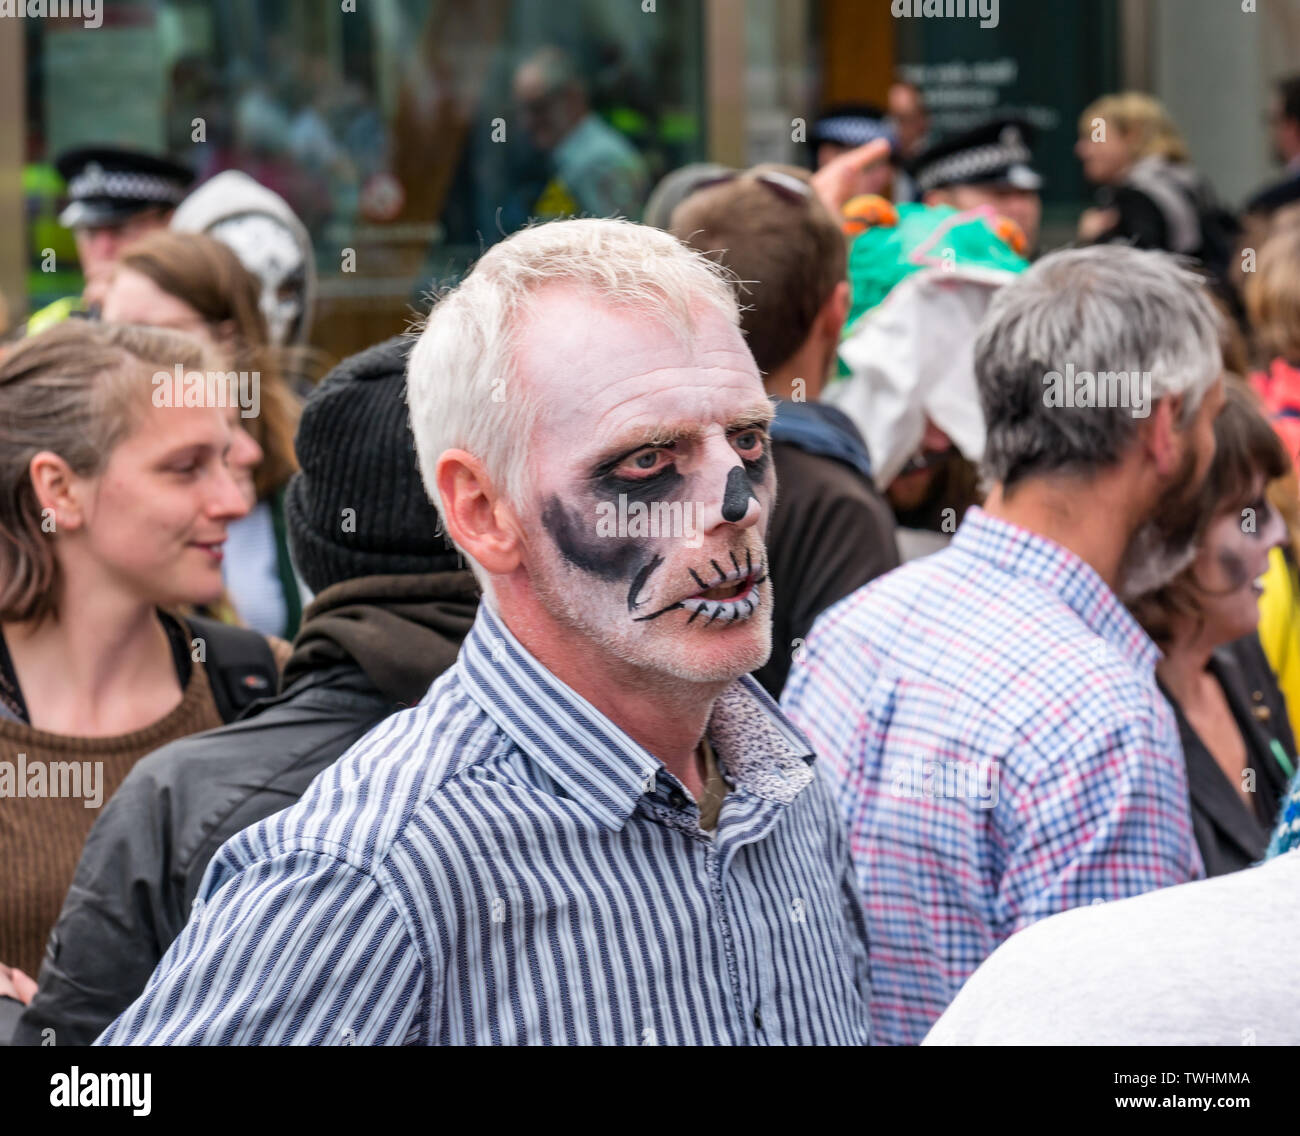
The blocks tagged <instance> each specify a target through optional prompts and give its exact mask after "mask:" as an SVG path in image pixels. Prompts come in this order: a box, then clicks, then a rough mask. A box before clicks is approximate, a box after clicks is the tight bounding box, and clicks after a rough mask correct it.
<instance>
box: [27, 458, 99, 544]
mask: <svg viewBox="0 0 1300 1136" xmlns="http://www.w3.org/2000/svg"><path fill="white" fill-rule="evenodd" d="M27 472H28V474H29V475H30V477H31V479H32V488H33V489H34V490H35V492H36V503H37V505H38V506H39V507H40V509H41V511H42V512H44V511H45V510H46V509H49V510H51V513H52V515H53V518H54V531H56V532H71V531H73V530H75V529H79V528H81V526H82V525H84V524H85V523H86V511H85V507H84V504H83V501H82V495H83V492H84V489H83V486H84V482H83V481H82V480H81V479H80V478H78V477H77V476H76V474H74V473H73V472H72V467H71V466H69V465H68V463H67V462H66V461H64V460H63V458H61V457H59V455H58V454H56V453H53V452H51V451H50V450H41V452H40V453H38V454H33V455H32V460H31V461H30V462H29V463H28V466H27Z"/></svg>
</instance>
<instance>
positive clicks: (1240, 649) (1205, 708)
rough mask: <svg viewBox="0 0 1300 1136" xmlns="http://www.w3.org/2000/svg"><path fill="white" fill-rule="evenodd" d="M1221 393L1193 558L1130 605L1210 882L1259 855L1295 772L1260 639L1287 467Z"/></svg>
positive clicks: (1256, 423)
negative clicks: (1168, 722) (1176, 741)
mask: <svg viewBox="0 0 1300 1136" xmlns="http://www.w3.org/2000/svg"><path fill="white" fill-rule="evenodd" d="M1225 387H1226V394H1227V398H1226V402H1225V404H1224V408H1223V411H1222V412H1221V413H1220V415H1219V417H1218V419H1217V420H1216V421H1215V425H1214V438H1215V446H1216V449H1215V455H1214V462H1213V464H1212V465H1211V466H1210V471H1209V474H1208V475H1207V476H1206V479H1205V482H1204V485H1203V487H1202V489H1201V491H1200V493H1199V494H1198V497H1197V499H1196V501H1195V502H1194V503H1193V504H1192V505H1191V512H1190V514H1189V515H1190V516H1194V517H1196V518H1197V522H1196V524H1197V531H1196V549H1197V551H1196V557H1195V559H1194V560H1193V561H1192V562H1191V564H1189V565H1188V566H1187V568H1185V569H1184V570H1183V571H1182V572H1181V573H1180V574H1179V575H1178V576H1176V577H1175V578H1174V579H1173V580H1171V581H1170V582H1169V583H1168V584H1166V585H1165V586H1164V587H1162V588H1160V589H1159V590H1157V591H1155V592H1151V593H1148V594H1147V595H1145V596H1142V597H1141V598H1140V599H1138V600H1136V601H1134V602H1132V604H1131V607H1132V608H1133V614H1134V615H1135V616H1136V617H1137V619H1138V621H1139V622H1140V623H1141V624H1142V626H1143V627H1144V628H1145V629H1146V631H1147V633H1148V634H1149V635H1150V636H1151V638H1152V639H1154V640H1155V641H1156V643H1157V644H1158V645H1159V646H1160V648H1161V649H1162V650H1163V651H1164V659H1163V660H1162V661H1161V662H1160V663H1159V665H1158V666H1157V667H1156V675H1157V678H1158V680H1159V683H1160V687H1161V690H1162V692H1163V693H1164V695H1165V697H1166V698H1167V699H1168V700H1169V702H1170V704H1171V705H1172V707H1173V709H1174V713H1175V715H1176V717H1177V719H1178V731H1179V736H1180V739H1181V741H1182V746H1183V755H1184V759H1185V760H1186V762H1187V788H1188V796H1189V798H1190V803H1191V811H1192V827H1193V830H1194V831H1195V834H1196V842H1197V846H1198V847H1199V849H1200V852H1201V858H1202V859H1203V860H1204V862H1205V872H1206V875H1208V876H1217V875H1224V874H1226V873H1228V872H1233V871H1237V870H1238V869H1240V868H1245V867H1249V866H1250V865H1251V864H1252V863H1254V862H1255V861H1257V860H1259V859H1261V858H1262V857H1263V855H1264V853H1265V851H1266V849H1267V847H1268V839H1269V833H1270V831H1271V829H1272V826H1273V822H1274V820H1275V819H1276V817H1277V812H1278V808H1279V805H1280V803H1281V801H1282V798H1283V796H1284V795H1285V791H1286V785H1287V782H1288V780H1289V779H1290V776H1291V774H1292V773H1293V772H1294V769H1295V763H1296V756H1295V752H1296V751H1295V740H1294V738H1293V737H1292V734H1291V728H1290V725H1289V724H1288V721H1287V712H1286V704H1285V702H1284V700H1283V697H1282V694H1281V692H1280V691H1279V690H1278V686H1277V680H1276V678H1275V676H1274V675H1273V672H1272V671H1271V670H1270V669H1269V665H1268V661H1267V660H1266V659H1265V657H1264V651H1263V648H1262V647H1261V646H1260V642H1259V638H1258V636H1257V634H1256V626H1257V624H1258V622H1259V609H1258V601H1259V596H1260V594H1261V592H1262V591H1263V587H1262V584H1261V583H1260V577H1261V576H1263V574H1264V573H1265V572H1266V571H1267V569H1268V557H1269V552H1270V550H1271V549H1273V548H1274V547H1276V546H1277V545H1278V544H1280V543H1281V541H1282V540H1283V539H1284V538H1285V536H1286V528H1285V526H1284V524H1283V523H1282V519H1281V517H1280V516H1279V515H1278V513H1277V512H1276V511H1275V510H1274V509H1273V508H1272V506H1271V505H1270V504H1269V501H1268V496H1267V488H1268V484H1269V482H1270V481H1272V480H1273V479H1274V478H1277V477H1281V476H1283V475H1284V474H1285V473H1287V472H1288V470H1289V468H1290V463H1289V462H1288V461H1287V456H1286V452H1285V451H1284V450H1283V448H1282V445H1281V443H1280V442H1279V441H1278V439H1277V436H1276V435H1275V434H1274V432H1273V430H1272V428H1271V427H1270V426H1269V424H1268V422H1267V421H1266V420H1265V419H1264V417H1263V415H1262V414H1261V413H1260V411H1259V408H1258V405H1257V403H1256V400H1255V398H1254V396H1253V395H1252V394H1251V393H1250V391H1249V390H1247V389H1246V388H1245V387H1244V386H1242V385H1240V384H1239V383H1236V382H1231V383H1227V384H1225Z"/></svg>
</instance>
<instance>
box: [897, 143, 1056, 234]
mask: <svg viewBox="0 0 1300 1136" xmlns="http://www.w3.org/2000/svg"><path fill="white" fill-rule="evenodd" d="M1033 145H1034V129H1033V127H1032V126H1030V125H1029V123H1027V122H1025V121H1023V120H1021V119H1018V118H999V119H994V120H993V121H991V122H986V123H984V124H983V125H982V126H978V127H976V128H975V129H974V130H969V131H967V132H966V133H964V134H958V135H954V136H953V137H951V138H947V139H944V140H943V141H941V142H938V143H936V144H935V145H933V146H930V147H929V148H928V149H926V150H925V151H924V152H923V153H921V154H918V155H917V157H916V158H915V160H914V161H913V162H912V163H911V165H910V166H909V167H908V173H909V174H910V175H911V177H912V179H913V181H914V182H915V183H916V189H917V192H918V193H919V194H920V195H921V200H922V201H923V202H924V203H925V204H926V205H951V206H953V207H954V208H956V209H963V210H965V209H974V208H977V207H978V206H980V205H990V206H992V207H993V209H994V210H995V211H996V212H997V213H998V214H999V215H1000V216H1003V217H1009V218H1010V219H1011V220H1012V221H1014V222H1015V223H1016V224H1017V225H1018V226H1020V230H1021V232H1022V233H1023V234H1024V237H1025V247H1026V250H1027V254H1028V255H1032V254H1033V251H1034V250H1035V249H1036V248H1037V246H1038V229H1039V225H1040V223H1041V222H1042V219H1043V201H1042V198H1041V197H1040V196H1039V191H1040V190H1041V189H1042V186H1043V179H1042V176H1041V175H1040V174H1039V173H1038V171H1037V170H1035V169H1034V167H1033V160H1034V157H1033Z"/></svg>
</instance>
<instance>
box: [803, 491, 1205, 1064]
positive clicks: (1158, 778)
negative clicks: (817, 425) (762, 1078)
mask: <svg viewBox="0 0 1300 1136" xmlns="http://www.w3.org/2000/svg"><path fill="white" fill-rule="evenodd" d="M1158 658H1159V651H1158V650H1157V648H1156V646H1155V644H1154V643H1152V642H1151V640H1150V639H1149V638H1148V636H1147V635H1146V634H1145V632H1143V630H1142V629H1141V627H1140V626H1139V625H1138V624H1137V622H1136V621H1135V620H1134V619H1133V617H1132V615H1130V613H1129V612H1128V610H1127V609H1126V608H1125V607H1124V606H1123V605H1122V604H1121V603H1120V601H1119V600H1118V598H1117V597H1116V596H1115V594H1114V593H1113V592H1112V591H1111V590H1110V588H1109V587H1107V585H1106V584H1105V582H1104V581H1103V580H1102V579H1101V577H1100V576H1099V575H1098V574H1097V573H1096V572H1095V571H1094V570H1093V569H1092V568H1091V567H1090V566H1089V565H1088V564H1086V563H1084V561H1083V560H1081V559H1080V558H1079V557H1077V556H1075V555H1074V554H1073V553H1071V552H1069V551H1067V550H1066V549H1064V548H1062V547H1061V546H1059V545H1057V544H1054V543H1053V542H1051V541H1049V540H1046V539H1044V538H1043V537H1040V536H1037V535H1035V534H1033V533H1030V532H1028V531H1026V530H1024V529H1021V528H1018V527H1016V526H1014V525H1011V524H1008V523H1006V522H1004V521H1001V520H998V519H995V518H993V517H990V516H988V515H987V514H985V513H984V512H983V511H982V510H980V509H978V508H976V509H972V510H970V511H969V513H968V514H967V517H966V519H965V521H964V522H963V523H962V526H961V528H960V529H959V530H958V532H957V534H956V535H955V537H954V538H953V542H952V544H951V545H950V546H949V547H948V548H946V549H944V550H943V551H942V552H939V553H936V554H934V555H933V556H930V557H927V558H925V559H923V560H920V561H916V562H914V563H912V564H909V565H907V566H905V567H903V568H900V569H897V570H896V571H894V572H891V573H890V574H888V575H887V576H884V577H882V578H881V579H879V580H876V581H874V582H873V583H871V584H869V585H867V586H866V587H864V588H861V589H859V590H858V591H857V592H855V593H854V594H853V595H851V596H849V597H847V598H846V599H844V600H842V601H841V602H840V603H838V604H836V605H835V606H834V607H832V608H831V609H830V610H829V611H827V612H826V613H825V614H824V615H823V616H822V617H821V619H819V620H818V622H817V625H816V626H815V628H814V629H813V632H812V634H811V635H810V637H809V639H808V643H807V645H806V647H805V650H804V652H803V657H802V658H801V659H800V660H798V661H797V662H796V664H795V667H794V670H793V672H792V674H791V678H790V682H789V684H788V685H787V686H786V691H785V695H784V697H783V699H782V703H783V707H784V709H785V710H786V711H787V713H788V715H789V716H790V718H791V719H792V720H793V721H794V722H796V723H797V724H798V725H799V726H800V727H801V728H802V729H803V731H804V732H805V733H806V734H807V736H808V737H809V738H810V740H811V741H812V743H813V745H814V747H815V749H816V750H817V752H818V754H819V755H820V756H821V757H822V758H823V761H822V762H819V764H823V765H824V772H825V773H827V774H829V776H830V778H831V781H832V783H833V785H834V789H835V793H836V798H837V800H838V802H839V806H840V810H841V812H842V815H843V816H844V818H845V821H846V824H847V826H848V830H849V835H850V839H851V842H852V851H853V857H854V862H855V866H856V870H857V876H858V883H859V886H860V888H861V891H862V895H863V903H864V907H865V910H866V917H867V929H868V941H869V950H870V962H871V993H872V1000H871V1022H872V1034H873V1037H874V1040H875V1041H876V1042H877V1043H885V1044H915V1043H919V1042H920V1041H921V1040H922V1038H924V1037H925V1034H926V1033H927V1031H928V1030H929V1028H930V1026H931V1024H932V1023H933V1022H934V1021H935V1019H937V1018H938V1017H939V1015H940V1014H941V1013H942V1012H943V1010H944V1009H945V1008H946V1007H947V1005H948V1003H949V1002H951V1001H952V999H953V998H954V997H955V996H956V994H957V991H958V990H959V989H960V988H961V986H962V983H964V982H965V981H966V979H967V978H968V977H969V976H970V974H971V973H972V972H973V971H974V970H975V968H976V967H977V966H978V965H979V964H980V962H982V961H983V960H984V959H985V958H986V957H987V956H988V955H989V954H991V953H992V951H993V949H994V948H995V947H996V946H998V944H999V943H1001V942H1002V941H1003V940H1004V939H1006V938H1007V937H1009V936H1010V935H1012V934H1014V933H1015V932H1016V931H1019V930H1021V929H1022V928H1024V927H1026V926H1028V925H1029V924H1030V923H1033V922H1035V921H1036V920H1038V919H1042V918H1044V917H1045V916H1048V915H1052V914H1054V913H1055V912H1058V911H1064V910H1066V909H1068V908H1073V907H1079V906H1081V905H1084V904H1088V903H1095V902H1101V901H1104V900H1111V899H1122V898H1124V897H1126V896H1131V895H1137V894H1139V893H1141V892H1146V891H1151V890H1153V889H1155V888H1161V887H1167V886H1169V885H1171V884H1178V883H1184V882H1186V881H1188V880H1192V879H1196V878H1198V877H1199V876H1201V875H1202V874H1203V868H1202V865H1201V860H1200V855H1199V853H1198V852H1197V849H1196V843H1195V840H1194V839H1193V836H1192V827H1191V820H1190V816H1189V811H1188V802H1187V782H1186V776H1185V772H1184V766H1183V755H1182V750H1181V747H1180V745H1179V741H1178V728H1177V725H1176V723H1175V720H1174V717H1173V714H1172V712H1171V711H1170V709H1169V707H1168V705H1167V704H1166V703H1165V701H1164V699H1163V698H1162V696H1161V695H1160V692H1159V690H1158V689H1157V687H1156V684H1155V675H1154V668H1155V664H1156V662H1157V660H1158ZM1062 980H1063V981H1065V980H1066V976H1062Z"/></svg>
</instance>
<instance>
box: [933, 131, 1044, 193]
mask: <svg viewBox="0 0 1300 1136" xmlns="http://www.w3.org/2000/svg"><path fill="white" fill-rule="evenodd" d="M1032 159H1033V156H1032V155H1031V154H1030V152H1029V147H1028V146H1026V145H1025V144H1024V143H1023V142H997V143H991V144H990V145H988V146H974V147H972V148H971V149H969V150H962V151H961V152H960V153H957V154H950V155H949V156H948V157H946V158H940V159H939V160H938V161H937V162H934V163H933V164H932V165H929V166H926V167H925V168H924V169H923V170H921V171H920V173H919V174H918V175H917V179H916V184H917V188H918V189H920V190H921V191H922V192H925V191H926V190H927V189H934V188H936V187H937V186H941V185H954V184H958V185H959V184H961V183H962V182H968V181H977V180H979V179H980V178H983V177H987V176H989V175H990V174H995V173H997V172H998V171H999V170H1003V169H1006V167H1007V166H1017V165H1029V163H1030V162H1031V161H1032Z"/></svg>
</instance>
